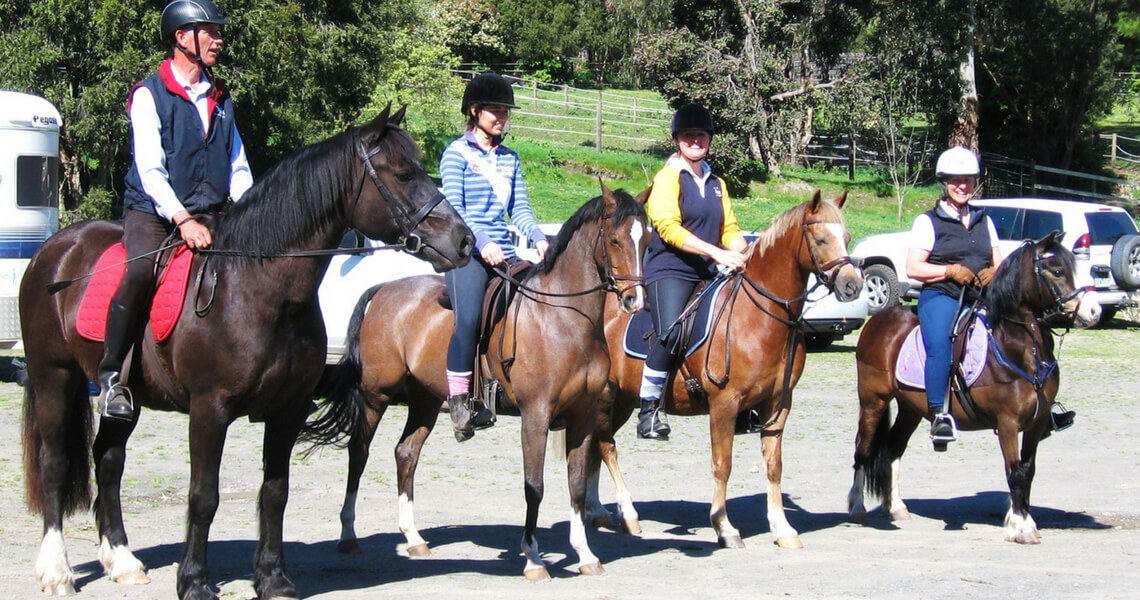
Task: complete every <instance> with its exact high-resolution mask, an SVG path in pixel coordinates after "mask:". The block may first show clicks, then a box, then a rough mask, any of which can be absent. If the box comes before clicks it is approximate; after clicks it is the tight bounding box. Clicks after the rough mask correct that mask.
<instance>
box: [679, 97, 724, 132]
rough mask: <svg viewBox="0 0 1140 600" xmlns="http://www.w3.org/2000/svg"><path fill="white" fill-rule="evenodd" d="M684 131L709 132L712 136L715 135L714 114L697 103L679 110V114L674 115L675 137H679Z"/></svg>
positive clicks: (689, 104)
mask: <svg viewBox="0 0 1140 600" xmlns="http://www.w3.org/2000/svg"><path fill="white" fill-rule="evenodd" d="M682 131H707V132H709V135H710V136H711V135H712V134H713V133H715V132H714V130H713V118H712V113H711V112H709V109H707V108H705V107H703V106H701V105H700V104H697V103H696V102H690V103H688V104H686V105H684V106H682V107H681V108H678V109H677V112H675V113H673V137H677V134H678V133H681V132H682Z"/></svg>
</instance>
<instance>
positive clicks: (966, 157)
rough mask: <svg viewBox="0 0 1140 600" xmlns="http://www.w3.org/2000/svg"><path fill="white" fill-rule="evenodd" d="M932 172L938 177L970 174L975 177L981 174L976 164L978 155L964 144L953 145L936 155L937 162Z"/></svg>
mask: <svg viewBox="0 0 1140 600" xmlns="http://www.w3.org/2000/svg"><path fill="white" fill-rule="evenodd" d="M934 173H935V174H936V175H938V177H939V178H943V177H953V176H955V175H972V176H974V177H977V176H979V175H981V174H982V170H981V167H979V166H978V157H977V156H975V155H974V153H973V152H972V151H971V150H970V149H969V148H966V147H965V146H954V147H953V148H950V149H949V150H947V151H945V152H943V153H942V155H941V156H939V157H938V163H937V164H936V165H935V167H934Z"/></svg>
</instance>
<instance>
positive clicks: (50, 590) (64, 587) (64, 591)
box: [40, 583, 75, 596]
mask: <svg viewBox="0 0 1140 600" xmlns="http://www.w3.org/2000/svg"><path fill="white" fill-rule="evenodd" d="M40 591H41V592H43V593H44V595H47V596H74V595H75V584H74V583H57V584H54V585H45V586H42V587H41V588H40Z"/></svg>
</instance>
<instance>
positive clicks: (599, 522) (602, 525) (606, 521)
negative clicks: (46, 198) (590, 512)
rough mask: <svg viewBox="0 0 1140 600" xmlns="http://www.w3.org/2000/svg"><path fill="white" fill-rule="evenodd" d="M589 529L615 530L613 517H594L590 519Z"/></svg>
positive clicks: (615, 525)
mask: <svg viewBox="0 0 1140 600" xmlns="http://www.w3.org/2000/svg"><path fill="white" fill-rule="evenodd" d="M590 527H593V528H594V529H616V528H617V524H616V523H614V516H613V515H595V516H594V517H591V518H590Z"/></svg>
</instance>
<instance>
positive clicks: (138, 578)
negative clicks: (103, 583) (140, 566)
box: [112, 571, 150, 585]
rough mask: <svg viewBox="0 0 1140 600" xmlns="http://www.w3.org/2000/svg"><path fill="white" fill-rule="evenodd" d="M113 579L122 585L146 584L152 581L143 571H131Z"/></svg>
mask: <svg viewBox="0 0 1140 600" xmlns="http://www.w3.org/2000/svg"><path fill="white" fill-rule="evenodd" d="M112 581H114V582H115V583H119V584H122V585H146V584H148V583H150V578H149V577H147V576H146V573H144V572H142V571H131V572H129V573H123V574H122V575H119V576H118V577H115V578H114V579H113V580H112Z"/></svg>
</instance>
